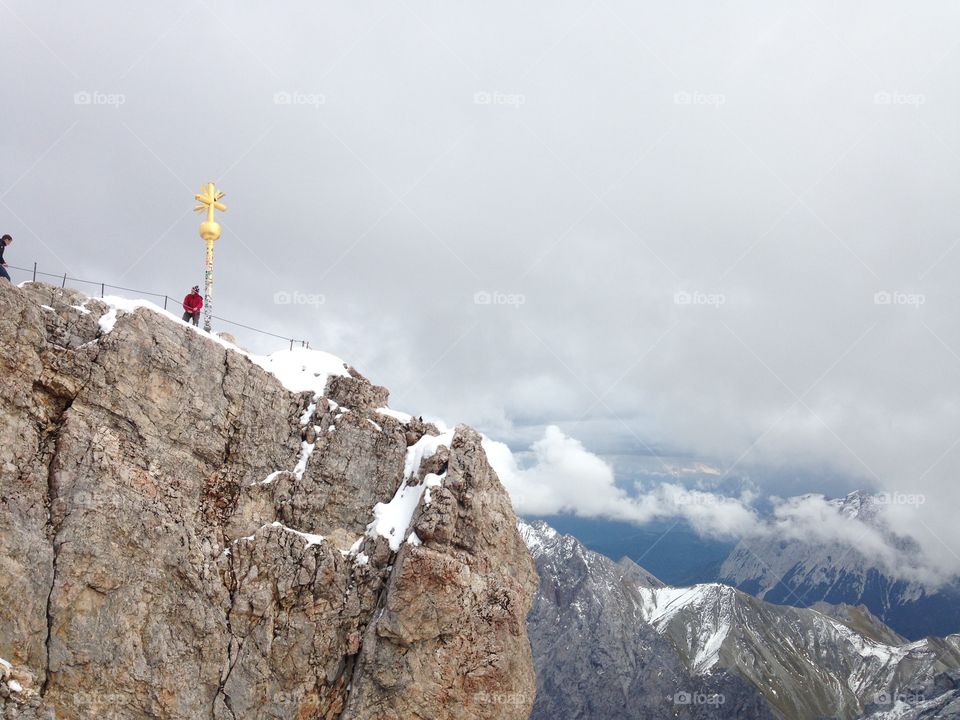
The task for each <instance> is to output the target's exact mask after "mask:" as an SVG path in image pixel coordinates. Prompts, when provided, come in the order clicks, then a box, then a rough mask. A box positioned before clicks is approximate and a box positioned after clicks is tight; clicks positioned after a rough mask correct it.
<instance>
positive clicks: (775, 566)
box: [717, 492, 960, 640]
mask: <svg viewBox="0 0 960 720" xmlns="http://www.w3.org/2000/svg"><path fill="white" fill-rule="evenodd" d="M831 503H832V504H833V505H834V506H835V507H836V509H837V511H838V512H839V513H842V514H843V515H845V516H847V517H850V518H856V519H859V520H861V521H863V522H865V523H867V524H875V518H876V516H877V512H878V505H879V500H878V498H877V497H876V496H875V495H869V494H866V493H861V492H855V493H851V494H849V495H847V496H846V497H843V498H839V499H836V500H833V501H831ZM717 579H718V580H719V581H720V582H724V583H727V584H730V585H733V586H735V587H737V588H739V589H740V590H743V591H744V592H748V593H750V594H751V595H755V596H756V597H758V598H760V599H762V600H767V601H769V602H773V603H780V604H784V605H794V606H797V607H808V606H811V605H814V604H815V603H817V602H821V601H823V602H828V603H831V604H849V605H864V606H866V607H867V608H869V610H870V611H871V612H872V613H874V614H875V615H877V616H878V617H879V618H880V619H881V620H883V622H884V623H886V624H887V625H889V626H890V627H891V628H893V629H894V630H896V631H897V632H898V633H899V634H901V635H903V636H904V637H906V638H909V639H913V640H916V639H920V638H922V637H926V636H927V635H947V634H949V633H954V632H960V583H956V582H954V583H953V584H950V585H947V586H945V587H943V588H941V589H940V590H939V591H937V592H933V593H930V592H928V591H927V590H926V589H925V588H924V587H923V586H922V585H919V584H917V583H911V582H906V581H903V580H897V579H895V578H891V577H889V576H888V575H885V574H884V573H883V572H882V571H881V570H879V569H878V568H877V567H876V566H875V565H874V563H873V562H872V561H871V560H870V559H869V558H867V557H866V556H865V555H863V554H862V553H861V552H860V551H859V550H858V549H857V548H855V547H850V546H841V545H824V544H819V543H809V542H803V541H800V540H783V541H781V542H769V541H762V542H758V541H750V540H744V541H741V542H740V543H739V544H738V545H737V546H736V547H735V548H734V549H733V551H732V552H731V553H730V555H729V557H727V559H726V560H725V561H724V562H723V564H722V566H721V568H720V570H719V573H718V577H717Z"/></svg>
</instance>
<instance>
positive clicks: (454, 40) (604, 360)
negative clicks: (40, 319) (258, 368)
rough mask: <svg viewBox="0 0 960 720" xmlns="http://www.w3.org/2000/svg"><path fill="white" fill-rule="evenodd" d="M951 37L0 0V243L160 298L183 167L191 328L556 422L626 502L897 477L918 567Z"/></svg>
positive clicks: (169, 287)
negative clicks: (911, 499)
mask: <svg viewBox="0 0 960 720" xmlns="http://www.w3.org/2000/svg"><path fill="white" fill-rule="evenodd" d="M958 26H960V6H958V5H957V4H956V3H953V2H946V1H944V2H932V1H931V2H926V3H923V4H921V5H919V6H917V5H913V6H907V5H905V4H903V3H898V2H870V3H843V4H837V3H831V2H803V3H792V4H789V5H785V4H784V3H769V2H762V1H757V2H723V3H704V2H660V3H644V4H642V5H638V4H637V3H634V2H628V1H627V0H597V1H596V2H582V1H579V0H578V1H576V2H573V1H565V0H560V1H556V0H555V1H553V2H549V3H547V2H528V3H522V4H517V3H515V2H499V1H497V2H483V3H479V2H477V3H463V2H451V1H450V0H446V1H444V2H421V1H417V0H400V2H391V3H383V2H378V3H373V2H362V1H361V2H358V1H357V0H352V1H351V2H342V3H328V2H322V3H317V2H302V3H293V2H285V3H282V4H271V5H266V4H262V3H258V4H256V5H254V4H253V3H240V2H233V3H227V2H216V1H215V0H191V1H190V2H168V3H161V4H156V3H154V4H149V3H130V2H113V1H106V0H101V1H99V2H97V3H92V4H83V5H82V6H80V5H77V6H76V7H74V6H73V5H69V4H68V5H64V4H62V3H49V2H26V1H25V0H0V42H2V48H3V55H4V61H3V63H2V67H0V78H2V89H3V92H2V96H0V97H2V100H3V108H2V111H0V147H2V155H0V158H2V162H0V231H2V232H9V233H11V234H13V235H14V237H15V244H14V245H13V247H12V248H10V250H8V251H7V260H8V262H10V263H11V264H17V265H24V266H28V265H31V264H32V263H33V262H34V261H37V262H38V263H39V265H40V267H41V269H47V270H49V271H50V272H53V273H62V272H69V273H70V274H71V275H73V276H76V277H80V278H89V279H93V280H104V281H107V282H111V283H114V284H118V285H125V286H129V287H134V288H143V289H145V290H155V291H157V292H167V293H170V294H171V295H175V296H176V295H180V294H182V293H183V292H185V291H186V289H187V288H188V287H190V286H191V285H193V284H195V283H200V282H202V276H203V245H202V242H201V240H200V238H199V237H198V235H197V226H198V217H197V216H196V215H195V214H194V213H192V207H193V205H194V202H193V197H192V196H193V193H195V192H197V191H198V190H199V187H200V184H201V183H203V182H206V181H208V180H215V181H216V182H217V183H218V185H220V186H221V187H222V189H223V190H225V191H226V193H227V197H226V203H227V204H228V206H229V210H228V212H227V213H226V214H225V215H224V216H223V217H222V222H223V226H224V232H223V238H222V239H221V240H220V241H219V242H218V245H217V265H216V289H217V295H216V304H215V307H216V312H217V314H218V315H221V316H223V317H226V318H229V319H234V320H238V321H241V322H245V323H249V324H252V325H254V326H257V327H263V328H267V329H271V330H272V331H274V332H277V333H278V334H280V335H284V336H295V337H305V338H309V339H310V340H311V342H312V344H313V346H314V347H317V348H322V349H325V350H329V351H331V352H333V353H336V354H338V355H340V356H342V357H344V358H346V359H347V360H349V361H351V362H352V363H354V364H355V365H356V366H357V367H358V368H359V369H360V370H361V371H363V372H365V373H366V374H368V375H369V376H370V377H371V378H372V379H374V380H375V381H377V382H380V383H382V384H385V385H387V386H388V387H390V388H391V389H392V391H393V401H392V404H393V405H394V406H395V407H399V408H401V409H405V410H409V411H413V412H416V413H423V414H425V415H430V416H438V417H443V418H444V419H446V420H447V421H448V422H451V423H452V422H458V421H466V422H469V423H471V424H473V425H475V426H477V427H478V428H480V429H481V430H483V431H485V432H486V433H488V434H489V435H491V436H493V437H496V438H500V439H502V440H505V441H507V442H508V443H509V444H510V445H511V447H513V448H514V449H515V450H520V449H523V448H526V447H529V446H530V445H531V444H532V443H534V442H537V441H539V442H541V445H539V446H538V447H539V448H540V455H541V456H542V455H543V454H544V453H545V452H547V450H546V449H545V446H544V445H543V443H546V444H547V445H550V444H551V443H552V444H554V445H558V446H560V447H566V448H567V449H568V450H569V449H570V447H571V445H570V443H572V444H573V445H572V447H574V450H576V447H577V443H580V444H582V446H583V447H582V450H583V452H584V453H586V454H588V455H592V454H597V455H599V456H600V458H602V460H603V463H604V464H605V466H607V467H609V468H611V469H612V482H613V483H615V484H616V485H617V486H619V487H621V488H624V489H626V490H627V491H628V492H634V491H635V487H634V483H635V482H637V481H639V482H641V483H643V487H644V488H645V489H647V490H650V489H652V488H654V487H655V485H656V484H657V482H658V478H669V479H671V482H674V481H679V480H686V479H693V480H695V481H697V482H699V483H700V485H701V487H704V488H706V489H713V488H715V487H719V488H725V489H727V490H729V492H730V494H733V495H736V496H742V495H743V493H744V492H745V491H746V492H747V493H748V496H749V497H753V495H752V494H755V495H756V496H757V497H761V498H764V497H767V496H769V495H771V494H776V495H784V496H786V495H794V494H797V493H801V492H805V491H817V492H824V493H827V494H828V495H837V494H842V493H844V492H846V491H848V490H850V489H852V488H857V487H863V488H868V489H872V490H877V491H887V492H901V493H922V494H924V495H925V498H926V502H925V503H924V504H923V505H922V506H920V507H916V506H911V507H909V508H906V509H905V508H900V511H902V512H905V513H907V515H905V516H904V517H905V518H906V519H905V520H902V521H901V525H900V528H901V530H903V531H909V532H911V533H913V534H914V535H915V537H916V538H917V540H918V541H919V542H921V543H922V544H923V545H924V547H925V548H927V550H928V551H929V553H930V554H931V556H932V557H934V558H935V562H936V564H937V566H938V567H940V568H946V569H949V570H950V571H951V572H952V571H954V570H956V569H957V568H960V526H957V525H956V523H955V522H954V517H955V513H956V508H957V505H958V502H960V489H958V488H960V483H958V466H960V437H958V434H960V402H958V400H960V399H958V392H957V389H958V386H960V327H958V323H957V317H958V312H957V303H958V300H960V297H958V295H960V294H958V291H957V282H956V276H957V269H958V263H960V247H958V245H960V211H958V208H960V202H958V200H960V198H958V190H960V176H958V173H957V166H958V157H960V123H958V122H957V118H958V110H960V97H958V93H960V85H958V83H957V77H958V72H960V43H958V32H957V30H958ZM14 279H15V280H18V281H19V280H24V279H26V278H25V276H24V274H23V273H17V272H16V271H14ZM221 327H223V329H228V330H229V329H231V328H230V327H228V326H221ZM237 335H238V337H239V338H240V340H241V342H242V343H243V344H245V345H246V346H247V347H250V348H251V349H253V350H257V351H269V350H273V349H279V348H280V347H282V345H283V343H282V342H280V343H279V344H278V343H277V342H276V341H273V340H270V339H267V338H258V337H257V336H254V335H251V334H249V333H245V332H237ZM548 425H556V426H558V428H559V431H558V432H559V434H557V433H553V432H552V431H546V427H547V426H548ZM568 441H569V442H568ZM547 454H549V453H547ZM533 456H534V457H537V454H536V452H534V453H533ZM542 459H543V458H542V457H541V460H542ZM696 463H703V466H701V467H697V466H695V464H696ZM587 465H588V466H589V467H594V468H595V467H596V466H595V464H591V463H587ZM588 474H589V473H588ZM601 474H602V473H601ZM601 482H606V480H605V479H601ZM731 483H732V485H731ZM579 487H581V488H583V487H586V488H588V489H589V488H590V487H591V486H590V485H589V484H586V483H585V484H583V485H579ZM749 497H747V499H749Z"/></svg>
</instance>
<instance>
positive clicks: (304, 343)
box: [7, 263, 310, 350]
mask: <svg viewBox="0 0 960 720" xmlns="http://www.w3.org/2000/svg"><path fill="white" fill-rule="evenodd" d="M7 268H8V269H11V270H20V271H22V272H26V273H30V274H31V277H32V278H33V282H36V281H37V278H38V277H48V278H55V279H56V280H58V281H59V282H60V287H62V288H65V287H66V286H67V283H68V282H72V283H81V284H83V285H93V286H94V287H98V288H100V297H101V298H103V297H106V294H107V290H108V289H110V290H120V291H122V292H129V293H135V294H137V295H149V296H150V297H155V298H163V309H164V310H167V311H168V312H169V309H168V307H167V306H168V304H169V303H173V307H174V308H179V307H180V304H181V301H180V300H177V299H176V298H174V297H171V296H170V295H167V294H165V293H155V292H149V291H147V290H138V289H136V288H128V287H123V286H122V285H111V284H110V283H105V282H96V281H93V280H81V279H80V278H73V277H70V276H69V275H68V274H67V273H63V274H62V275H59V274H54V273H48V272H42V271H41V270H39V269H38V268H37V263H34V264H33V267H32V268H25V267H18V266H17V265H7ZM213 319H214V320H219V321H220V322H223V323H227V324H228V325H233V326H235V327H240V328H243V329H244V330H249V331H251V332H255V333H259V334H260V335H266V336H268V337H272V338H277V339H278V340H284V341H286V342H289V343H290V349H291V350H292V349H293V348H294V346H295V345H297V344H299V345H300V347H303V348H309V347H310V341H309V340H300V339H297V338H290V337H286V336H285V335H277V334H276V333H272V332H270V331H269V330H263V329H261V328H255V327H253V326H251V325H245V324H243V323H238V322H236V321H234V320H227V319H226V318H223V317H219V316H217V315H214V316H213Z"/></svg>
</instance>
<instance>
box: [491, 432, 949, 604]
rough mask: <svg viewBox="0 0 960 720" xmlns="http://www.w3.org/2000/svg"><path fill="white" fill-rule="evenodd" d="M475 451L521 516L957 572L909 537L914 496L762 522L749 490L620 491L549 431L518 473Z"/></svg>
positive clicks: (805, 502)
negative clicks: (792, 546) (809, 548)
mask: <svg viewBox="0 0 960 720" xmlns="http://www.w3.org/2000/svg"><path fill="white" fill-rule="evenodd" d="M483 445H484V449H485V450H486V453H487V457H488V459H489V461H490V464H491V465H492V466H493V468H494V470H496V472H497V474H498V476H499V477H500V480H501V482H503V484H504V487H506V489H507V491H508V492H509V493H510V496H511V498H512V500H513V504H514V508H515V509H516V511H517V512H518V513H520V514H523V515H553V514H562V513H571V514H574V515H577V516H580V517H590V518H607V519H611V520H622V521H627V522H633V523H636V524H643V523H646V522H649V521H651V520H656V519H665V518H675V519H682V520H686V521H687V522H688V523H689V524H690V525H691V527H693V528H694V530H696V531H697V532H698V533H700V534H701V535H704V536H709V537H722V538H753V539H760V540H764V539H774V538H776V539H782V540H798V541H802V542H806V543H810V544H812V545H815V546H817V547H819V548H826V549H828V550H829V549H832V548H833V549H835V551H836V552H838V553H841V554H843V553H857V554H859V555H860V556H862V557H864V558H866V559H867V561H868V562H869V563H870V564H871V565H874V566H876V567H878V568H880V569H881V570H883V571H885V572H886V573H888V574H891V575H894V576H897V577H901V578H904V579H907V580H913V581H916V582H920V583H923V584H925V585H927V586H928V587H935V586H936V585H938V584H940V583H942V582H944V581H945V580H946V579H947V578H949V577H951V576H952V575H954V574H956V572H957V570H956V564H955V563H954V562H952V561H953V560H956V558H955V557H954V556H952V554H951V553H949V552H946V553H943V552H941V553H938V552H935V550H936V548H935V547H933V546H932V545H931V542H930V540H931V539H932V540H936V537H935V536H932V537H931V538H926V539H925V538H924V537H923V535H922V533H918V532H917V531H918V529H919V528H922V527H924V526H925V521H924V519H923V516H922V515H921V514H920V513H922V512H923V511H924V508H925V505H926V504H925V502H924V496H922V495H898V494H895V493H893V494H891V493H887V494H882V495H877V496H865V502H864V506H863V508H864V509H863V510H861V511H860V513H859V514H857V513H854V512H853V511H852V510H850V509H849V508H848V509H846V510H844V509H842V506H841V505H840V504H839V503H838V502H836V501H831V500H830V499H828V498H826V497H824V496H823V495H817V494H812V495H803V496H797V497H790V498H777V497H772V498H769V499H770V501H771V504H772V512H771V513H770V514H769V516H766V517H762V516H761V515H760V514H759V513H758V512H757V511H756V509H755V508H754V507H753V502H754V501H755V500H756V497H757V496H756V494H755V493H753V492H752V491H744V492H743V493H742V494H741V495H740V496H738V497H728V496H724V495H721V494H719V493H716V492H710V491H707V490H702V489H691V488H690V487H686V486H684V485H681V484H679V483H677V482H662V483H658V484H656V485H654V486H643V485H641V484H639V483H638V484H637V485H636V487H635V490H636V492H635V493H633V494H631V493H628V492H627V491H625V490H624V489H622V488H620V487H618V486H617V485H616V482H615V475H614V471H613V469H612V468H611V467H610V465H609V464H608V463H607V462H606V461H604V460H603V459H602V458H601V457H599V456H598V455H595V454H594V453H591V452H590V451H589V450H587V449H586V448H585V447H584V446H583V444H582V443H581V442H580V441H578V440H576V439H574V438H571V437H569V436H567V435H565V434H564V433H563V432H562V431H561V430H560V429H559V428H558V427H556V426H549V427H547V428H546V430H545V432H544V435H543V437H542V438H541V439H540V440H538V441H536V442H535V443H533V445H532V446H531V448H530V453H529V454H530V456H531V462H530V463H529V464H528V465H527V466H525V467H521V465H520V463H518V461H517V458H516V457H515V455H514V454H513V452H512V451H511V450H510V448H509V447H508V446H507V445H505V444H504V443H501V442H497V441H494V440H491V439H489V438H486V437H485V438H484V441H483ZM678 474H683V473H680V472H678ZM925 540H926V542H925ZM941 545H942V543H941ZM948 549H949V548H948Z"/></svg>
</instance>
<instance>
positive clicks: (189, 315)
mask: <svg viewBox="0 0 960 720" xmlns="http://www.w3.org/2000/svg"><path fill="white" fill-rule="evenodd" d="M201 310H203V296H202V295H201V294H200V286H199V285H194V286H193V290H191V291H190V292H189V294H188V295H187V296H186V297H185V298H184V299H183V320H184V322H192V323H193V324H194V325H199V324H200V311H201Z"/></svg>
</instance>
